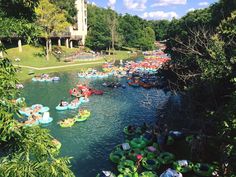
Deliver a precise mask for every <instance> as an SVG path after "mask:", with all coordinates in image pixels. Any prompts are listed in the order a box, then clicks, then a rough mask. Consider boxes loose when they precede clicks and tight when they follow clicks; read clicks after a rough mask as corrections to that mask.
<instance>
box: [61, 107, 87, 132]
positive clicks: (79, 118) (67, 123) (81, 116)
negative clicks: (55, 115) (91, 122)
mask: <svg viewBox="0 0 236 177" xmlns="http://www.w3.org/2000/svg"><path fill="white" fill-rule="evenodd" d="M90 114H91V113H90V111H88V110H80V111H79V113H78V114H77V115H76V116H75V117H74V118H67V119H64V120H61V121H59V122H58V124H59V125H60V126H61V127H63V128H69V127H72V126H73V125H74V124H75V122H83V121H86V120H87V119H88V118H89V117H90Z"/></svg>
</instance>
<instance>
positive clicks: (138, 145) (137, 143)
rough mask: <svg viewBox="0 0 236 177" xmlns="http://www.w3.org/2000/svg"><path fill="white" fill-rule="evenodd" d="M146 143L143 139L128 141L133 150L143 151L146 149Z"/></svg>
mask: <svg viewBox="0 0 236 177" xmlns="http://www.w3.org/2000/svg"><path fill="white" fill-rule="evenodd" d="M146 145H147V144H146V141H145V140H144V139H143V138H141V137H140V138H134V139H132V140H131V141H130V146H131V147H132V148H133V149H144V148H145V147H146Z"/></svg>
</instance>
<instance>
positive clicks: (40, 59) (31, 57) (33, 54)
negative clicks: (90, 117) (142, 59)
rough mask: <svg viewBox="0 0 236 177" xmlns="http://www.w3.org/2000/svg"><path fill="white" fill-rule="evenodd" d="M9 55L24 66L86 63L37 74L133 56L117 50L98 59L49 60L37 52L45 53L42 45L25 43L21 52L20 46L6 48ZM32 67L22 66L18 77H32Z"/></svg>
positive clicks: (38, 66) (69, 51) (37, 71)
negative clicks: (18, 59)
mask: <svg viewBox="0 0 236 177" xmlns="http://www.w3.org/2000/svg"><path fill="white" fill-rule="evenodd" d="M62 49H63V50H64V51H65V52H66V53H67V54H69V53H74V52H75V51H77V50H78V48H73V49H68V48H66V47H62ZM6 52H7V55H6V56H7V57H8V58H10V59H11V60H12V62H13V64H15V65H24V66H31V67H37V68H42V67H51V66H66V65H71V64H79V63H81V64H82V63H85V64H84V65H82V66H68V67H64V68H55V69H50V70H49V69H47V70H34V72H35V74H42V73H53V72H61V71H70V70H81V69H86V68H89V67H94V66H98V65H101V64H97V63H94V64H90V65H86V63H93V62H105V61H114V60H121V59H128V58H131V57H133V55H132V54H130V53H129V52H127V51H115V53H114V55H110V56H109V55H106V56H103V57H101V58H99V59H98V60H96V61H75V62H70V63H68V62H67V63H66V62H59V61H58V60H57V59H56V58H55V57H54V56H53V55H51V56H50V60H49V61H47V60H46V58H45V57H44V56H39V55H37V54H40V53H43V52H44V51H43V48H42V47H33V46H30V45H24V46H23V52H21V53H20V52H19V51H18V48H11V49H8V50H6ZM16 58H20V60H21V61H20V62H16V61H15V59H16ZM31 70H32V69H28V68H23V67H22V68H21V71H20V72H18V73H17V77H18V78H19V79H20V80H21V81H23V80H26V79H29V78H31V77H32V75H28V73H29V71H31Z"/></svg>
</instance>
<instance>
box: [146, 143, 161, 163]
mask: <svg viewBox="0 0 236 177" xmlns="http://www.w3.org/2000/svg"><path fill="white" fill-rule="evenodd" d="M144 152H145V153H146V157H147V158H148V159H153V158H157V155H158V154H159V153H160V152H159V150H158V145H157V144H156V143H153V145H152V146H148V147H147V148H146V149H145V150H144Z"/></svg>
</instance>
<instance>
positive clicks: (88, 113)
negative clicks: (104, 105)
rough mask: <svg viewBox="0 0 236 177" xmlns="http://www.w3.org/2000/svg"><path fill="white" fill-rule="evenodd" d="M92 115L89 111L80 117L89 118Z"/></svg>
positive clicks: (85, 111)
mask: <svg viewBox="0 0 236 177" xmlns="http://www.w3.org/2000/svg"><path fill="white" fill-rule="evenodd" d="M90 114H91V113H90V112H89V111H88V110H84V111H83V114H81V115H80V117H82V118H89V116H90Z"/></svg>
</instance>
